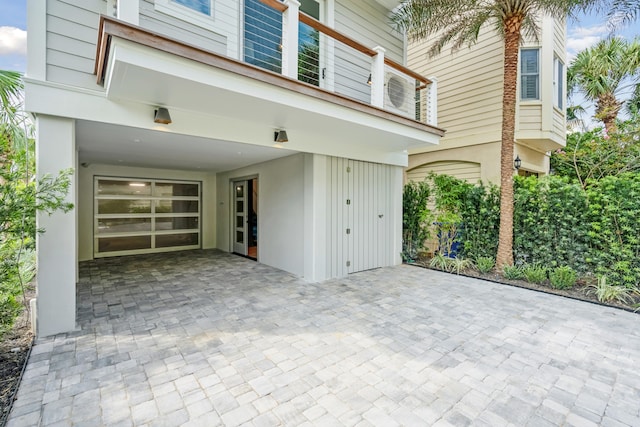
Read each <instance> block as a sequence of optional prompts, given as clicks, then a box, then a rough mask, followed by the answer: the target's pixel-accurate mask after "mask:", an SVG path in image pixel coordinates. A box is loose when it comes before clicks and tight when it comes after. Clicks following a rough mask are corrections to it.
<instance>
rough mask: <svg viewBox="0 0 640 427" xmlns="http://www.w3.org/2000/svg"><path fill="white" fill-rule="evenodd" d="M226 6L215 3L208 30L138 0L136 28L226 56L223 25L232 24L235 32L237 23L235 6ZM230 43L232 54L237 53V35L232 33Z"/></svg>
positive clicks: (151, 2) (149, 2)
mask: <svg viewBox="0 0 640 427" xmlns="http://www.w3.org/2000/svg"><path fill="white" fill-rule="evenodd" d="M227 3H228V2H225V1H216V2H215V6H216V8H215V10H214V14H215V19H214V20H211V24H212V28H210V29H207V28H204V27H202V26H200V25H195V24H193V23H191V22H187V21H185V20H182V19H179V18H176V17H174V16H171V15H170V14H168V13H163V12H160V11H157V10H156V9H155V6H154V2H153V0H140V26H141V27H142V28H146V29H148V30H151V31H154V32H157V33H160V34H164V35H166V36H168V37H171V38H173V39H176V40H180V41H181V42H184V43H188V44H191V45H194V46H197V47H199V48H201V49H205V50H209V51H212V52H216V53H219V54H222V55H227V54H228V53H227V36H226V35H225V34H224V33H225V32H227V31H228V25H227V24H226V23H227V22H230V23H232V28H233V29H234V31H237V21H238V11H237V9H238V7H237V5H236V6H235V7H234V6H233V5H231V7H229V5H228V4H227ZM234 3H237V2H234ZM232 40H233V41H234V48H235V51H234V52H237V36H235V34H234V37H233V39H232Z"/></svg>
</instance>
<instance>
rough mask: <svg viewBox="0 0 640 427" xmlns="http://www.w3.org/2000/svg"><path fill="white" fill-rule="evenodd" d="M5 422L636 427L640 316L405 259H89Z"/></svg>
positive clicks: (212, 254)
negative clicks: (351, 270)
mask: <svg viewBox="0 0 640 427" xmlns="http://www.w3.org/2000/svg"><path fill="white" fill-rule="evenodd" d="M77 307H78V314H77V320H78V326H79V328H78V330H77V331H74V332H71V333H68V334H60V335H57V336H54V337H48V338H42V339H38V340H37V342H36V344H35V346H34V347H33V350H32V352H31V358H30V361H29V363H28V365H27V368H26V371H25V375H24V378H23V381H22V384H21V386H20V390H19V392H18V396H17V400H16V402H15V405H14V407H13V410H12V413H11V415H10V418H9V421H8V426H9V427H21V426H34V425H40V426H59V425H70V426H71V425H72V426H82V425H87V426H97V425H104V426H178V425H184V426H215V425H225V426H241V425H242V426H253V427H259V426H276V425H291V426H302V425H320V426H333V425H335V426H385V427H389V426H394V425H404V426H410V425H416V426H418V425H442V426H467V425H475V426H483V425H487V426H501V425H504V426H508V425H509V426H551V425H567V426H591V425H593V426H596V425H602V426H616V427H618V426H639V425H640V374H639V373H638V367H639V366H640V316H638V315H637V314H633V313H628V312H624V311H620V310H616V309H612V308H607V307H601V306H597V305H593V304H589V303H584V302H579V301H573V300H569V299H564V298H561V297H557V296H551V295H546V294H543V293H538V292H533V291H528V290H523V289H517V288H512V287H508V286H503V285H497V284H493V283H488V282H484V281H479V280H475V279H471V278H465V277H459V276H454V275H447V274H442V273H439V272H434V271H430V270H424V269H420V268H415V267H411V266H397V267H392V268H384V269H377V270H372V271H366V272H362V273H357V274H352V275H350V276H349V277H347V278H343V279H336V280H330V281H327V282H323V283H316V284H310V283H306V282H304V281H303V280H301V279H298V278H296V277H294V276H292V275H290V274H288V273H285V272H282V271H279V270H277V269H274V268H271V267H268V266H265V265H262V264H260V263H257V262H253V261H250V260H247V259H244V258H241V257H237V256H233V255H229V254H226V253H222V252H220V251H215V250H205V251H186V252H178V253H170V254H156V255H142V256H132V257H118V258H109V259H98V260H94V261H89V262H83V263H81V264H80V281H79V283H78V285H77Z"/></svg>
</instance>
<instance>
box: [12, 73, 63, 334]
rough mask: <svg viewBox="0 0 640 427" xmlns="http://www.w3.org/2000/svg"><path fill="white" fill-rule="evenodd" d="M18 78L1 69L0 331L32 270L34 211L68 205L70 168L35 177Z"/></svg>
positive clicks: (32, 146) (14, 309)
mask: <svg viewBox="0 0 640 427" xmlns="http://www.w3.org/2000/svg"><path fill="white" fill-rule="evenodd" d="M22 87H23V86H22V78H21V75H20V74H19V73H15V72H10V71H1V70H0V150H1V151H0V335H2V333H3V332H4V331H6V330H7V328H9V327H10V326H11V324H12V323H13V319H14V318H15V316H16V314H17V313H18V312H19V310H20V308H21V304H20V303H19V301H18V298H17V297H18V296H19V295H20V294H21V293H22V294H23V295H24V291H25V283H28V282H29V281H30V280H31V278H33V276H34V274H35V254H34V249H35V237H36V233H38V232H43V231H44V230H37V229H36V212H38V211H40V212H47V213H49V214H51V213H53V212H54V211H57V210H63V211H65V212H66V211H68V210H70V209H71V208H72V207H73V206H72V204H70V203H68V202H66V201H65V196H66V194H67V192H68V189H69V185H70V182H71V181H70V175H71V171H70V170H66V171H62V172H61V173H60V174H58V175H57V176H55V177H51V176H44V177H41V178H40V179H38V180H36V179H35V178H34V177H33V175H32V172H31V171H33V170H34V166H35V161H34V157H35V156H34V154H35V144H34V140H33V138H31V132H32V131H33V128H32V126H31V125H30V123H29V121H28V116H27V115H26V114H24V113H23V112H22V104H21V99H22V97H21V95H22V93H21V92H22Z"/></svg>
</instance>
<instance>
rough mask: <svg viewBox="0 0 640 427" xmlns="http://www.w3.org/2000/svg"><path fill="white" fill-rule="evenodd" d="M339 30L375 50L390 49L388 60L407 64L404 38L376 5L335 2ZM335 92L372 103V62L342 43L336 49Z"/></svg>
mask: <svg viewBox="0 0 640 427" xmlns="http://www.w3.org/2000/svg"><path fill="white" fill-rule="evenodd" d="M335 29H336V30H337V31H339V32H341V33H342V34H344V35H346V36H348V37H350V38H352V39H354V40H356V41H358V42H360V43H361V44H363V45H365V46H367V47H369V48H374V47H376V46H381V47H383V48H385V49H386V52H385V56H386V57H389V58H391V59H393V60H394V61H397V62H399V63H401V64H404V38H403V37H402V35H401V34H399V33H397V32H394V31H393V30H392V29H391V27H390V25H389V11H388V10H387V9H385V8H384V7H383V6H381V5H380V4H378V3H377V2H374V1H364V0H355V1H345V0H336V2H335ZM334 62H335V76H334V79H335V83H334V90H335V91H336V92H337V93H341V94H344V95H347V96H350V97H352V98H355V99H357V100H360V101H362V102H366V103H369V102H371V87H370V86H369V85H367V78H368V76H369V73H371V58H370V57H369V56H367V55H364V54H361V53H359V52H356V51H355V50H353V49H351V48H349V47H346V46H344V45H342V44H340V43H336V45H335V60H334Z"/></svg>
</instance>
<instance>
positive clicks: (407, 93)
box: [384, 69, 416, 119]
mask: <svg viewBox="0 0 640 427" xmlns="http://www.w3.org/2000/svg"><path fill="white" fill-rule="evenodd" d="M384 109H385V110H388V111H391V112H393V113H396V114H402V115H403V116H407V117H410V118H412V119H415V118H416V82H415V80H414V79H413V78H411V77H408V76H405V75H404V74H401V73H399V72H396V71H394V70H391V69H388V70H387V71H385V73H384Z"/></svg>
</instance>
